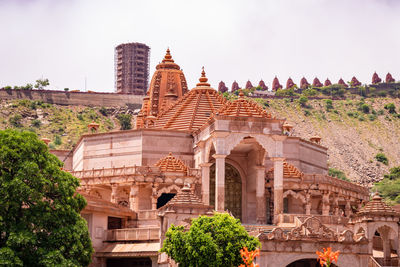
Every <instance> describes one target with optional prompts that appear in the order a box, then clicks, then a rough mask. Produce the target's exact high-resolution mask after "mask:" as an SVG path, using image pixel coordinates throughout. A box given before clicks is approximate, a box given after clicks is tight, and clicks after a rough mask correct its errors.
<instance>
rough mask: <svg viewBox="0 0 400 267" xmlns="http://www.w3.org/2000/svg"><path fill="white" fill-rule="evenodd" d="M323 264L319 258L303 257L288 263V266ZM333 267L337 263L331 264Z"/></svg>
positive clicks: (317, 266) (298, 266) (313, 266)
mask: <svg viewBox="0 0 400 267" xmlns="http://www.w3.org/2000/svg"><path fill="white" fill-rule="evenodd" d="M319 266H321V265H320V264H319V262H318V261H317V259H301V260H297V261H295V262H292V263H291V264H288V265H286V267H319ZM331 267H337V266H336V265H335V264H333V263H332V264H331Z"/></svg>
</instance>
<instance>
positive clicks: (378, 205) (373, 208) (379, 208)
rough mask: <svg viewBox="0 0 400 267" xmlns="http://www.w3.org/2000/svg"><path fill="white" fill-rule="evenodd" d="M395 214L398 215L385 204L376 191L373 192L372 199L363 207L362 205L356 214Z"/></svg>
mask: <svg viewBox="0 0 400 267" xmlns="http://www.w3.org/2000/svg"><path fill="white" fill-rule="evenodd" d="M363 214H367V215H389V216H391V215H396V216H400V214H399V213H397V212H396V211H395V210H394V209H393V208H392V207H390V206H389V205H387V204H386V203H384V202H383V201H382V198H381V197H380V196H379V194H378V193H375V194H374V196H373V197H372V200H371V201H369V202H368V203H367V204H366V205H365V206H364V207H362V208H361V209H360V210H359V211H358V212H357V215H363Z"/></svg>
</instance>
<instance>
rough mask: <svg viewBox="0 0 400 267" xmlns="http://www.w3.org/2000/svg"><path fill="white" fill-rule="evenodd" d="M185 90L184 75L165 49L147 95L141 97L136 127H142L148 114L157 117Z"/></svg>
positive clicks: (186, 88)
mask: <svg viewBox="0 0 400 267" xmlns="http://www.w3.org/2000/svg"><path fill="white" fill-rule="evenodd" d="M187 91H188V87H187V83H186V78H185V75H184V74H183V71H182V70H181V69H180V67H179V65H178V64H176V63H175V62H174V60H173V59H172V56H171V53H170V50H169V49H167V52H166V54H165V56H164V59H163V60H162V62H161V63H159V64H158V65H157V66H156V71H155V72H154V74H153V77H152V79H151V82H150V87H149V90H148V91H147V96H146V97H145V98H144V99H143V105H142V109H141V110H140V112H139V114H138V118H137V121H136V126H137V128H142V127H144V126H145V124H146V120H147V119H148V117H149V116H151V117H150V119H153V118H155V117H157V116H158V114H159V113H160V112H162V111H163V110H165V109H167V108H168V107H169V106H171V105H172V104H173V103H174V102H175V101H177V100H178V99H179V98H181V97H182V96H183V95H184V94H185V93H186V92H187Z"/></svg>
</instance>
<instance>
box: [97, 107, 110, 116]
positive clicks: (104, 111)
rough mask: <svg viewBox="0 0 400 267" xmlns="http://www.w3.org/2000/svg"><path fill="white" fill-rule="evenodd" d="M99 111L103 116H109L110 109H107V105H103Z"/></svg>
mask: <svg viewBox="0 0 400 267" xmlns="http://www.w3.org/2000/svg"><path fill="white" fill-rule="evenodd" d="M99 112H100V113H101V115H103V116H107V115H108V111H107V109H106V108H105V107H101V108H100V109H99Z"/></svg>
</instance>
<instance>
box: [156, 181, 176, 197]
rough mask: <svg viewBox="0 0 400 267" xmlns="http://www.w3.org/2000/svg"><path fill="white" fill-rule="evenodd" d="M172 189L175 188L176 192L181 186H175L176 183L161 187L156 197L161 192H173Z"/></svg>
mask: <svg viewBox="0 0 400 267" xmlns="http://www.w3.org/2000/svg"><path fill="white" fill-rule="evenodd" d="M173 190H175V191H176V193H178V192H179V190H181V188H180V187H179V186H177V185H176V184H173V185H170V186H166V187H163V188H161V189H160V190H158V191H157V198H159V197H160V196H161V195H162V193H173V192H172V191H173Z"/></svg>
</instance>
